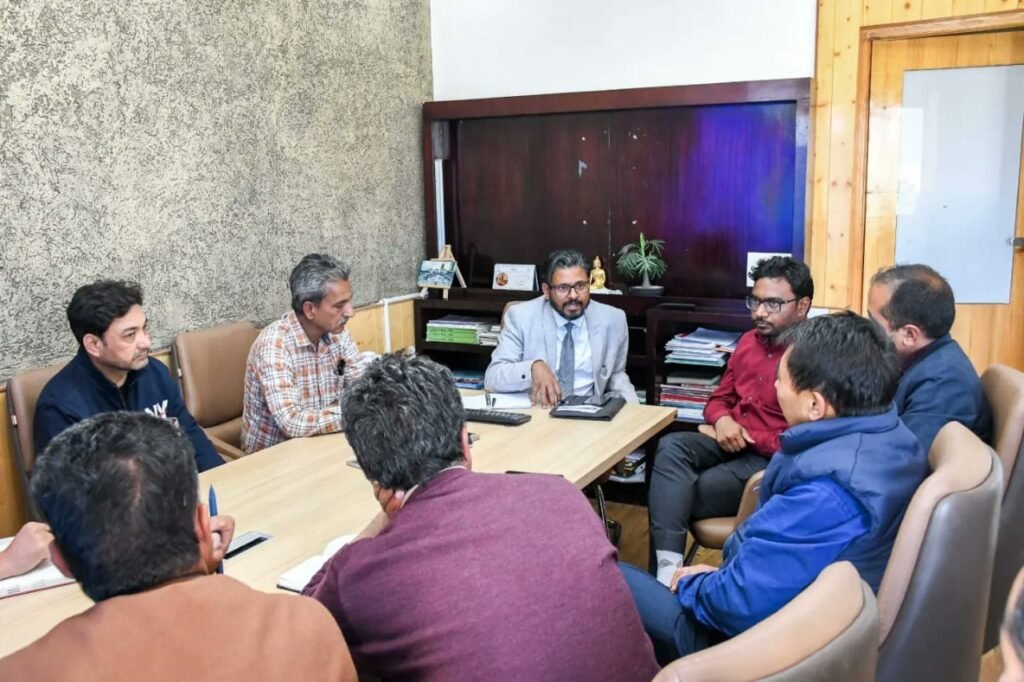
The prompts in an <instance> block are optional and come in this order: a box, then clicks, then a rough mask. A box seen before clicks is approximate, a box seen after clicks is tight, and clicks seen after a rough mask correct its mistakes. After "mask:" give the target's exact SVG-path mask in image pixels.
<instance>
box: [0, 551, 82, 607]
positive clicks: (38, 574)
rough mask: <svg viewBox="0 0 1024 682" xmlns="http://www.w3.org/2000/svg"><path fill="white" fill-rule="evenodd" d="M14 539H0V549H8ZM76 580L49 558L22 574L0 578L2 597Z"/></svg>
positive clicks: (0, 596) (0, 595) (0, 593)
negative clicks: (61, 570) (65, 573)
mask: <svg viewBox="0 0 1024 682" xmlns="http://www.w3.org/2000/svg"><path fill="white" fill-rule="evenodd" d="M13 541H14V538H13V537H9V538H3V539H2V540H0V551H2V550H4V549H6V547H7V545H9V544H11V542H13ZM73 582H75V579H74V578H69V577H67V576H66V575H64V574H63V573H61V572H60V569H58V568H57V567H56V566H54V565H53V563H51V562H50V560H49V559H46V560H44V561H43V563H41V564H39V565H38V566H36V567H35V568H33V569H32V570H31V571H29V572H28V573H22V574H21V575H15V576H11V577H10V578H5V579H3V580H0V598H3V597H11V596H14V595H16V594H24V593H25V592H34V591H36V590H43V589H46V588H47V587H56V586H57V585H66V584H68V583H73Z"/></svg>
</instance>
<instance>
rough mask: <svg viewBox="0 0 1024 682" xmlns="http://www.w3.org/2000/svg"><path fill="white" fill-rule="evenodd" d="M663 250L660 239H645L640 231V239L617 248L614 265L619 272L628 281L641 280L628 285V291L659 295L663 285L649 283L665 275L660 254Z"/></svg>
mask: <svg viewBox="0 0 1024 682" xmlns="http://www.w3.org/2000/svg"><path fill="white" fill-rule="evenodd" d="M664 250H665V242H664V241H663V240H661V239H646V238H644V233H643V232H641V233H640V240H639V241H637V242H634V243H632V244H626V245H625V246H623V247H622V248H621V249H620V250H619V259H618V261H616V263H615V266H616V268H617V269H618V271H619V274H620V275H622V276H623V277H625V278H626V279H627V280H630V281H634V282H636V281H638V280H642V283H641V284H639V285H637V286H632V287H629V293H631V294H639V295H641V296H660V295H661V294H662V292H664V291H665V287H663V286H656V285H653V284H651V280H652V279H658V278H659V277H663V276H664V275H665V260H664V259H663V258H662V257H661V254H662V253H663V252H664Z"/></svg>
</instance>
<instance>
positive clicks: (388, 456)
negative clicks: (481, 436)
mask: <svg viewBox="0 0 1024 682" xmlns="http://www.w3.org/2000/svg"><path fill="white" fill-rule="evenodd" d="M343 402H344V404H343V406H342V412H343V413H344V415H345V422H346V435H347V436H348V440H349V443H350V444H351V445H352V449H353V450H355V453H356V458H357V460H358V461H359V464H360V466H361V467H362V469H363V472H364V473H365V474H366V477H367V478H368V479H369V480H370V481H372V482H373V483H374V486H375V489H376V490H378V491H379V490H383V492H379V493H378V499H379V500H384V501H385V502H387V503H388V504H387V505H386V506H385V509H386V511H382V512H381V513H380V514H379V515H378V516H377V517H376V518H375V519H374V520H373V521H372V522H371V523H370V525H369V526H368V527H367V528H366V530H364V531H363V533H362V534H361V535H360V537H359V539H357V540H356V541H355V542H353V543H351V544H350V545H348V546H347V547H345V548H343V549H342V550H341V551H339V552H338V553H337V554H336V555H335V556H334V557H333V558H332V559H331V560H330V561H329V562H328V563H327V564H326V565H325V566H324V568H323V569H321V571H320V572H319V573H318V574H317V575H316V576H315V577H314V578H313V579H312V580H311V581H310V583H309V585H307V586H306V589H305V590H304V593H305V594H307V595H310V596H312V597H314V598H316V599H318V600H319V601H321V602H322V603H323V604H324V605H325V606H326V607H327V608H328V610H329V611H330V612H331V613H332V614H333V615H334V617H335V619H337V621H338V624H339V625H340V626H341V629H342V632H343V633H344V635H345V639H346V641H347V642H348V644H349V647H350V649H351V652H352V657H353V659H354V660H355V663H356V668H357V670H358V671H359V673H360V675H361V676H372V677H380V678H383V679H416V680H552V681H554V680H558V681H562V680H586V679H607V680H627V681H628V680H645V681H646V680H650V679H651V677H653V676H654V674H655V673H656V672H657V670H658V668H657V664H656V662H655V660H654V653H653V650H652V647H651V644H650V642H649V641H648V640H647V637H646V636H645V634H644V630H643V627H642V625H641V623H640V619H639V617H638V614H637V611H636V607H635V606H634V604H633V601H632V599H631V597H630V593H629V590H628V589H627V587H626V584H625V581H624V580H623V578H622V575H621V574H620V573H619V571H618V568H617V566H616V552H615V549H614V547H612V546H611V545H610V544H609V543H608V541H607V539H606V538H605V535H604V529H603V528H602V527H601V522H600V520H599V519H598V517H597V515H596V514H594V512H593V510H592V509H591V508H590V505H589V503H588V502H587V501H586V499H585V498H584V497H583V495H582V494H581V493H580V492H579V491H578V490H576V489H575V488H574V487H573V486H572V485H571V484H570V483H568V482H567V481H565V480H564V479H562V478H560V477H557V476H541V475H503V474H478V473H473V472H471V471H470V468H471V467H470V463H471V457H470V450H469V436H468V433H467V431H466V424H465V414H464V412H463V409H462V402H461V399H460V396H459V393H458V390H457V389H456V388H455V383H454V381H453V380H452V376H451V374H450V373H449V372H448V370H446V369H444V368H443V367H441V366H440V365H438V364H436V363H434V362H432V361H430V360H428V359H426V358H422V357H417V358H411V359H408V358H402V357H398V356H386V357H384V358H382V359H381V360H379V361H377V362H375V363H374V364H372V365H371V366H370V367H369V368H368V369H367V370H366V372H365V373H364V374H363V376H362V377H361V378H359V379H358V380H357V381H356V382H355V383H354V384H353V385H352V386H351V387H350V388H349V389H348V390H347V391H346V392H345V395H344V398H343ZM390 490H404V491H406V492H405V494H404V496H403V497H402V498H401V501H400V506H399V504H398V501H397V497H396V498H391V496H390V495H389V493H388V492H387V491H390ZM389 498H390V499H389ZM389 513H390V515H389Z"/></svg>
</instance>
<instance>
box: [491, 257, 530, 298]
mask: <svg viewBox="0 0 1024 682" xmlns="http://www.w3.org/2000/svg"><path fill="white" fill-rule="evenodd" d="M491 288H492V289H509V290H513V291H534V290H536V289H537V266H536V265H516V264H514V263H497V264H496V265H495V266H494V281H493V282H492V283H491Z"/></svg>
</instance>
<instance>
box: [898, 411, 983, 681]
mask: <svg viewBox="0 0 1024 682" xmlns="http://www.w3.org/2000/svg"><path fill="white" fill-rule="evenodd" d="M929 462H930V463H931V467H932V473H931V475H930V476H928V478H926V479H925V481H924V483H922V484H921V486H920V487H919V488H918V489H917V492H916V493H915V494H914V497H913V498H912V499H911V501H910V505H909V506H908V508H907V513H906V515H905V516H904V518H903V522H902V523H901V524H900V530H899V534H898V535H897V536H896V543H895V545H894V546H893V550H892V555H891V556H890V558H889V563H888V565H887V567H886V569H885V575H884V577H883V578H882V584H881V587H880V588H879V590H878V610H879V614H880V617H881V637H880V648H879V657H878V679H879V680H949V681H951V682H956V681H958V680H977V678H978V661H979V659H980V658H981V653H982V651H981V643H982V635H983V633H984V629H985V616H986V614H987V610H988V594H989V587H990V584H991V580H992V560H993V556H994V554H995V548H996V527H997V523H998V518H999V499H1000V496H1001V493H1002V486H1003V482H1002V474H1001V471H1002V470H1001V467H1000V465H999V460H998V459H997V458H996V456H995V453H994V452H992V449H991V448H990V447H989V446H987V445H985V444H984V443H982V442H981V440H979V439H978V437H977V436H975V435H974V434H973V433H971V431H970V430H969V429H968V428H967V427H965V426H963V425H962V424H960V423H958V422H950V423H949V424H946V425H945V426H944V427H942V429H941V430H940V431H939V433H938V435H937V436H936V437H935V441H934V443H933V444H932V449H931V452H930V453H929Z"/></svg>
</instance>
